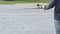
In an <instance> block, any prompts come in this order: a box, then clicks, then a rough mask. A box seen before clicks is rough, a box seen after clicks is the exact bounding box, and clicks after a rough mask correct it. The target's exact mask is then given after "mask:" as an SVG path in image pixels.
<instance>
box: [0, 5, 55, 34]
mask: <svg viewBox="0 0 60 34" xmlns="http://www.w3.org/2000/svg"><path fill="white" fill-rule="evenodd" d="M25 8H37V7H36V4H13V5H2V4H0V34H55V27H54V17H53V16H54V14H53V9H51V10H48V11H47V10H43V9H25Z"/></svg>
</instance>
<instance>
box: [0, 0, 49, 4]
mask: <svg viewBox="0 0 60 34" xmlns="http://www.w3.org/2000/svg"><path fill="white" fill-rule="evenodd" d="M48 2H49V0H15V1H0V4H16V3H48Z"/></svg>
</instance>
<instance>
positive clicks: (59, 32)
mask: <svg viewBox="0 0 60 34" xmlns="http://www.w3.org/2000/svg"><path fill="white" fill-rule="evenodd" d="M54 21H55V29H56V34H60V20H54Z"/></svg>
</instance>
